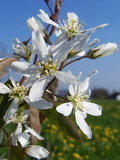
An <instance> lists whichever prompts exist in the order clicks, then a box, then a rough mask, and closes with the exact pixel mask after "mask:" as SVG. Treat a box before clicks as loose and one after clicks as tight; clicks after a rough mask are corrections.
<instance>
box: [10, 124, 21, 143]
mask: <svg viewBox="0 0 120 160" xmlns="http://www.w3.org/2000/svg"><path fill="white" fill-rule="evenodd" d="M21 133H22V125H21V123H18V125H17V128H16V130H15V131H14V132H13V134H12V136H11V140H12V145H13V146H17V141H18V135H19V134H21Z"/></svg>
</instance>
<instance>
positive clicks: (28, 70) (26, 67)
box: [11, 62, 39, 75]
mask: <svg viewBox="0 0 120 160" xmlns="http://www.w3.org/2000/svg"><path fill="white" fill-rule="evenodd" d="M11 69H12V70H14V71H15V72H18V73H21V74H26V75H30V74H33V73H34V72H35V71H37V70H39V67H37V66H36V65H33V64H31V63H29V62H13V63H12V64H11Z"/></svg>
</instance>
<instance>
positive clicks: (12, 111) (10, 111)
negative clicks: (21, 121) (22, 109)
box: [4, 99, 19, 121]
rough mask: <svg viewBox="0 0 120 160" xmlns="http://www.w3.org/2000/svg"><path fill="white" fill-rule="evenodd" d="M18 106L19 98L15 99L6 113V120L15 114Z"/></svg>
mask: <svg viewBox="0 0 120 160" xmlns="http://www.w3.org/2000/svg"><path fill="white" fill-rule="evenodd" d="M18 106H19V103H18V100H16V99H14V100H13V101H12V103H11V105H10V106H9V108H8V110H7V111H6V113H5V116H4V121H7V120H8V119H9V118H11V117H12V116H13V115H14V114H15V112H16V111H17V110H18Z"/></svg>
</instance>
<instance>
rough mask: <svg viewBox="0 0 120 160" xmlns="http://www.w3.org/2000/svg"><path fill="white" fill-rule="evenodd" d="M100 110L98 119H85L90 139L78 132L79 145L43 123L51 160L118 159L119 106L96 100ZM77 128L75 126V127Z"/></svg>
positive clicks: (117, 102) (119, 152)
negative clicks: (90, 131)
mask: <svg viewBox="0 0 120 160" xmlns="http://www.w3.org/2000/svg"><path fill="white" fill-rule="evenodd" d="M94 102H95V103H97V104H100V105H101V106H102V108H103V114H102V116H100V117H94V116H88V117H87V119H86V121H87V123H88V124H89V125H90V126H91V129H92V132H93V138H92V139H91V140H89V139H87V138H86V136H85V135H84V134H83V133H81V132H80V130H79V132H80V135H81V140H82V142H79V140H77V139H74V138H73V137H71V136H69V135H68V134H66V133H65V132H62V131H60V129H59V127H58V126H57V125H54V124H53V123H50V121H49V120H45V121H44V125H43V127H42V132H43V133H44V137H45V139H46V140H47V146H48V148H49V150H50V158H49V159H50V160H119V159H120V102H119V101H114V100H95V101H94ZM75 125H76V124H75Z"/></svg>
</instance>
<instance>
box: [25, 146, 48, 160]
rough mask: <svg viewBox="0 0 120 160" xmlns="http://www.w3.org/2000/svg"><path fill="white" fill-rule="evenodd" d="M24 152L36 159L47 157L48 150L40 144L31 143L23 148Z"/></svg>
mask: <svg viewBox="0 0 120 160" xmlns="http://www.w3.org/2000/svg"><path fill="white" fill-rule="evenodd" d="M25 153H26V154H27V155H29V156H31V157H35V158H37V159H41V158H47V157H48V154H49V152H48V151H47V150H46V149H45V148H44V147H41V146H37V145H31V146H30V147H27V148H26V149H25Z"/></svg>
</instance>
